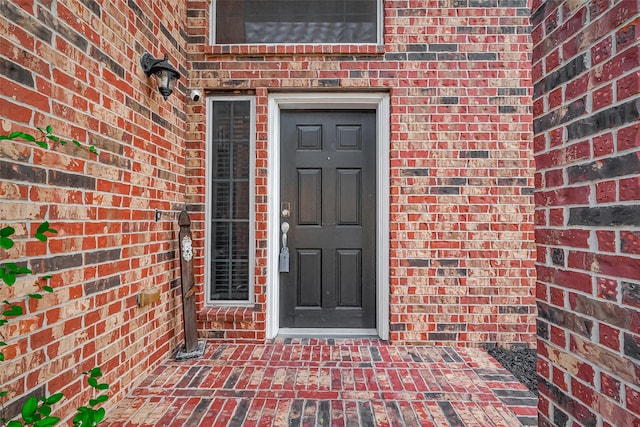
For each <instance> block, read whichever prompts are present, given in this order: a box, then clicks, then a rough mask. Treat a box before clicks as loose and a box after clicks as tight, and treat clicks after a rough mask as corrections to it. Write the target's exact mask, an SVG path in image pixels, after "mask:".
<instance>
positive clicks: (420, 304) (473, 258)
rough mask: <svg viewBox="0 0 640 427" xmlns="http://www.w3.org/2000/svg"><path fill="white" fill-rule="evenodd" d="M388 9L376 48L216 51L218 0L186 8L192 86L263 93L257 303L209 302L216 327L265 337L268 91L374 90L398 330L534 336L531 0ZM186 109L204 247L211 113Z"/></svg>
mask: <svg viewBox="0 0 640 427" xmlns="http://www.w3.org/2000/svg"><path fill="white" fill-rule="evenodd" d="M383 4H384V34H385V35H384V44H383V45H380V46H375V45H366V46H358V45H353V46H350V45H340V46H313V45H301V46H251V45H248V46H231V47H230V46H210V45H209V9H208V8H209V2H205V1H196V0H193V1H189V2H188V5H189V14H188V23H189V28H188V34H189V45H188V52H189V58H190V59H191V60H192V66H193V69H192V73H191V80H190V85H191V86H192V87H195V88H201V89H203V90H205V91H208V92H209V93H215V94H217V95H219V94H225V93H226V94H228V95H233V94H234V93H238V94H247V93H249V94H254V95H255V96H256V105H257V152H256V157H257V159H258V162H257V170H256V176H257V177H258V178H257V180H256V189H257V191H256V195H257V196H256V212H257V213H258V214H257V224H256V233H257V242H256V247H257V248H258V250H257V252H256V255H257V259H256V268H255V272H256V280H255V294H256V298H257V301H258V303H257V304H256V306H255V308H253V309H243V308H238V309H237V308H231V309H229V308H218V309H216V308H213V309H211V308H209V309H206V308H203V310H202V312H201V313H200V320H201V321H200V328H201V330H202V333H203V334H204V335H205V336H207V337H211V338H221V339H232V340H234V339H255V340H263V339H264V338H265V309H266V307H265V304H266V280H267V279H266V277H267V270H266V249H265V248H266V247H267V245H266V232H265V230H266V229H267V227H266V211H267V197H268V196H267V194H268V189H267V186H266V176H267V171H268V168H269V164H268V162H267V149H268V143H269V142H268V138H267V136H268V134H267V132H268V129H267V117H268V110H267V100H268V94H269V91H271V90H280V91H282V90H296V91H300V90H305V91H307V90H325V91H336V92H338V91H342V92H344V91H359V90H377V91H384V92H388V93H390V99H391V117H390V125H391V151H390V153H389V155H390V164H391V188H390V193H391V197H390V200H389V204H390V212H391V218H390V225H391V230H390V231H391V234H390V246H391V252H390V262H391V267H390V268H391V270H390V280H391V283H390V285H391V295H390V311H391V315H390V321H391V324H390V330H391V340H392V341H393V342H398V343H401V342H404V343H429V344H461V345H476V346H477V345H481V344H483V343H500V344H501V345H506V346H510V345H512V344H515V343H520V344H521V345H533V342H534V340H535V324H534V320H535V313H536V309H535V296H534V292H533V288H534V275H535V272H534V243H533V239H534V236H533V187H534V183H533V170H534V164H533V157H532V150H531V147H532V133H531V130H532V124H531V123H532V114H531V75H530V70H531V65H530V50H531V44H530V36H529V14H530V10H529V8H528V7H527V2H526V0H439V1H435V0H432V1H427V0H423V1H418V0H412V1H384V2H383ZM189 112H190V113H191V116H190V124H189V132H188V134H187V140H188V142H187V148H188V153H187V157H188V160H187V168H188V171H187V175H188V177H187V199H188V203H189V204H190V206H191V207H192V209H193V210H194V220H195V224H194V228H195V229H196V238H197V241H196V242H195V243H196V244H197V246H198V248H199V249H203V247H204V245H205V244H206V242H204V239H203V235H202V229H203V221H204V209H205V207H204V194H205V185H206V177H205V160H204V158H205V131H206V117H205V116H204V106H203V104H200V105H198V104H196V105H191V106H190V109H189ZM202 253H203V252H202V250H201V251H200V257H199V258H198V259H197V260H196V262H197V264H198V268H197V272H196V280H197V281H198V282H199V283H203V282H204V266H203V258H202ZM203 299H204V297H203V294H200V304H201V305H202V302H203Z"/></svg>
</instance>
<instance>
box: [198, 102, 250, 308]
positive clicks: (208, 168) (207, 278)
mask: <svg viewBox="0 0 640 427" xmlns="http://www.w3.org/2000/svg"><path fill="white" fill-rule="evenodd" d="M215 101H249V103H250V106H249V109H250V115H251V119H250V125H249V126H250V127H249V135H250V140H249V265H248V268H249V283H248V286H249V297H248V299H246V300H223V301H220V300H212V299H211V280H212V278H211V268H210V267H211V238H210V237H209V236H211V216H212V213H211V197H212V196H211V192H212V189H211V172H213V170H212V169H213V166H212V163H213V162H212V159H211V157H212V155H213V150H211V141H212V140H213V132H212V129H211V127H212V125H213V123H212V119H213V117H212V113H213V103H214V102H215ZM206 114H207V119H206V122H207V132H206V143H205V153H206V154H205V157H206V160H205V174H206V178H205V182H206V190H205V224H204V282H205V287H204V288H205V304H207V305H210V306H253V305H254V292H253V290H254V286H255V284H254V282H255V274H254V270H255V269H254V266H255V253H256V231H255V225H256V213H255V212H256V210H255V206H256V204H255V184H256V181H255V169H256V100H255V97H252V96H209V97H207V102H206Z"/></svg>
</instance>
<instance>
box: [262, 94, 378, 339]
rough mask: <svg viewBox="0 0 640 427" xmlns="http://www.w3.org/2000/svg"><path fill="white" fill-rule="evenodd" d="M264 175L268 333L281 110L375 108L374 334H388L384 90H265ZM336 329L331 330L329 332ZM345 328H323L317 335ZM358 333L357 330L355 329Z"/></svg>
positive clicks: (274, 316) (276, 303)
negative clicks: (372, 91)
mask: <svg viewBox="0 0 640 427" xmlns="http://www.w3.org/2000/svg"><path fill="white" fill-rule="evenodd" d="M268 108H269V118H268V130H269V134H268V150H267V156H268V158H267V162H268V165H269V170H268V175H267V188H268V190H267V191H268V202H267V221H268V229H267V248H268V249H267V289H266V293H267V307H266V310H267V325H266V326H267V331H266V333H267V338H274V337H275V336H276V335H277V334H278V332H279V330H280V273H279V272H278V255H279V252H280V206H279V205H280V110H282V109H310V108H313V109H327V110H329V109H332V110H335V109H371V110H376V177H377V183H376V205H377V206H376V256H377V258H376V259H377V262H376V333H377V335H378V336H379V337H380V338H382V339H384V340H388V339H389V146H390V142H389V141H390V137H389V114H390V109H389V94H387V93H368V92H367V93H328V92H310V93H272V94H270V95H269V104H268ZM334 332H335V333H334ZM341 332H344V330H338V329H335V330H332V329H323V330H322V335H325V336H326V335H340V334H341ZM355 332H357V331H355Z"/></svg>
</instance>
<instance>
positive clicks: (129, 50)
mask: <svg viewBox="0 0 640 427" xmlns="http://www.w3.org/2000/svg"><path fill="white" fill-rule="evenodd" d="M185 8H186V4H184V3H183V2H164V1H153V2H141V1H138V2H135V1H129V2H125V1H122V2H121V1H116V2H95V1H92V0H89V1H83V2H71V1H57V2H50V1H44V2H29V1H27V2H24V1H21V2H14V1H7V0H0V11H1V12H0V123H1V127H2V133H3V134H8V133H10V132H12V131H16V130H21V131H25V132H31V133H37V131H34V126H39V127H46V126H47V125H51V126H52V127H53V129H54V132H55V133H56V134H57V135H59V136H62V137H64V138H67V139H71V138H75V139H77V140H79V141H81V142H82V143H86V144H94V145H95V146H96V147H97V149H98V151H99V155H98V156H97V157H95V156H93V155H90V154H89V153H88V152H86V151H83V150H79V149H74V147H73V146H72V145H71V144H69V145H67V146H64V147H60V146H57V147H55V148H52V149H51V150H44V149H41V148H39V147H37V146H35V145H34V144H30V143H20V142H8V141H0V142H1V143H0V227H4V226H5V225H11V226H13V227H14V228H15V229H16V235H17V241H16V246H15V247H14V248H13V249H11V250H9V251H4V250H1V249H0V259H1V260H2V261H7V260H8V259H11V260H14V261H16V262H27V259H28V260H29V261H28V265H29V266H30V267H31V268H32V269H33V270H34V271H35V272H36V273H37V274H38V275H42V274H44V273H49V274H52V275H53V279H52V280H51V281H52V286H53V287H54V288H55V292H54V293H53V294H50V295H45V296H44V298H43V299H42V300H31V301H30V302H29V307H28V313H27V314H26V315H25V316H22V317H21V318H19V320H17V321H14V322H12V323H10V324H9V325H8V326H6V327H3V328H1V331H0V332H2V334H3V336H2V337H1V338H2V339H1V340H2V341H6V342H7V343H8V346H6V347H3V348H2V349H1V351H2V352H4V354H5V356H6V360H5V361H4V362H0V389H2V390H8V391H9V395H8V396H7V398H6V399H3V401H4V402H5V406H6V409H7V412H6V413H4V414H2V415H12V414H14V413H15V410H16V409H18V408H17V406H18V405H16V402H17V401H16V400H15V398H16V396H21V395H24V394H25V393H34V392H35V393H38V392H39V391H46V392H48V393H49V394H50V393H54V392H58V391H63V392H64V393H65V395H66V398H65V400H63V401H62V402H61V405H62V406H61V408H60V409H59V410H56V413H58V414H70V413H71V411H72V410H74V409H75V408H76V407H78V406H81V405H82V404H86V401H87V399H89V398H90V397H91V392H90V390H89V389H88V387H87V386H86V384H84V382H85V381H84V380H83V379H82V376H81V372H82V371H86V370H88V369H91V368H93V367H94V366H100V367H101V368H102V371H103V373H104V374H105V377H104V380H105V382H108V383H110V384H111V390H110V392H109V394H110V395H111V396H112V402H114V403H115V402H117V400H118V399H120V398H121V397H122V396H123V395H124V394H125V393H126V392H127V391H128V389H129V387H130V386H131V384H132V382H135V381H137V380H138V379H140V378H141V375H142V374H144V373H145V372H148V370H149V369H151V368H153V367H154V366H155V365H156V364H157V362H159V361H162V360H164V359H166V357H167V356H168V355H169V354H170V353H171V352H172V351H173V350H174V349H175V348H176V347H177V345H178V344H179V342H180V341H179V340H180V336H179V335H180V331H181V323H180V322H181V316H180V299H179V297H178V295H179V294H178V293H177V291H176V289H177V288H176V286H177V284H178V282H177V280H178V276H179V271H178V262H177V252H176V248H177V245H176V242H175V241H176V235H177V224H176V220H177V216H176V214H175V212H176V210H179V209H181V208H182V207H183V206H184V194H185V172H184V170H185V169H184V152H185V149H184V129H185V122H186V115H185V114H184V95H182V94H178V96H172V97H171V98H169V101H168V102H164V101H163V100H162V97H161V96H160V94H159V93H158V92H157V90H156V89H155V87H154V86H153V82H152V81H151V80H149V79H147V77H146V76H145V75H144V73H143V72H142V70H141V68H140V65H139V61H140V56H141V54H142V53H143V52H144V51H149V52H151V53H153V54H154V55H155V56H161V55H162V54H163V53H164V52H165V50H166V51H167V53H169V57H170V60H171V63H172V64H174V65H180V66H181V68H182V70H183V74H184V70H185V68H184V64H185V61H186V59H185V56H184V49H183V47H184V45H185V40H184V34H183V33H182V29H183V28H184V19H185V18H186V9H185ZM160 49H162V50H160ZM185 82H186V80H185V79H184V78H183V79H182V80H181V84H180V88H179V90H180V92H182V93H184V87H185V86H184V84H185ZM155 209H158V210H160V211H162V215H161V220H160V221H158V222H155V221H154V210H155ZM45 219H46V220H48V221H49V222H50V223H51V226H52V227H53V228H54V229H57V231H58V234H56V235H53V236H52V237H51V238H50V239H49V241H48V242H47V243H46V244H42V243H39V242H36V241H35V240H34V239H30V240H27V239H26V235H27V234H29V235H33V233H34V232H35V229H36V226H37V225H38V224H40V223H41V222H42V221H43V220H45ZM33 282H34V278H33V276H29V277H25V278H23V279H19V280H18V282H17V283H16V284H15V285H14V286H13V287H12V288H7V286H4V285H3V286H2V287H1V288H0V301H2V300H4V299H7V298H8V299H12V298H14V297H15V298H19V297H22V296H24V295H25V294H26V293H29V292H33V291H34V290H35V287H34V286H33V285H32V284H33ZM144 288H155V289H158V290H160V291H161V295H162V297H161V302H160V303H158V304H155V305H152V306H149V307H144V308H139V307H138V306H137V304H136V295H137V294H138V292H140V291H141V290H142V289H144ZM2 311H4V310H2ZM7 403H8V405H7Z"/></svg>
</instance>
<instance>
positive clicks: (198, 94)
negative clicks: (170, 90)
mask: <svg viewBox="0 0 640 427" xmlns="http://www.w3.org/2000/svg"><path fill="white" fill-rule="evenodd" d="M190 96H191V99H193V100H194V101H196V102H197V101H200V98H202V93H201V92H200V91H199V90H192V91H191V95H190Z"/></svg>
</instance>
